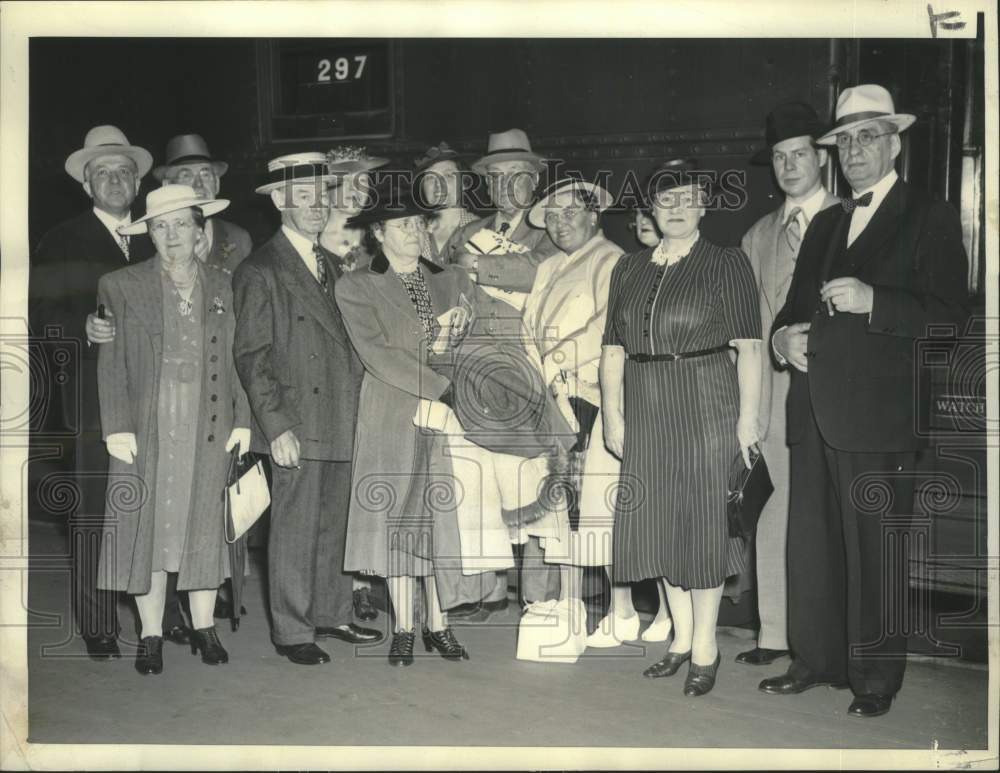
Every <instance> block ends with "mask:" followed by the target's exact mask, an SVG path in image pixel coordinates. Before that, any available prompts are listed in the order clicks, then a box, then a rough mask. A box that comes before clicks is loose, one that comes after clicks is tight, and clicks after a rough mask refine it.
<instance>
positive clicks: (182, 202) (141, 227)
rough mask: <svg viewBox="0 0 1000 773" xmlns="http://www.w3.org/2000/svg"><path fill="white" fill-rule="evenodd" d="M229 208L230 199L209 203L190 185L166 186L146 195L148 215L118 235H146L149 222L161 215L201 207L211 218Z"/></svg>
mask: <svg viewBox="0 0 1000 773" xmlns="http://www.w3.org/2000/svg"><path fill="white" fill-rule="evenodd" d="M228 206H229V199H210V200H209V201H205V200H204V199H199V198H198V194H196V193H195V192H194V188H192V187H191V186H190V185H164V186H163V187H162V188H157V189H156V190H154V191H150V192H149V193H148V194H147V195H146V214H145V215H143V216H142V217H140V218H139V219H138V220H136V221H134V222H133V223H132V224H131V225H125V226H122V227H120V228H119V229H118V233H120V234H122V235H124V236H133V235H135V234H144V233H146V231H147V227H146V223H147V221H149V220H151V219H152V218H154V217H159V216H160V215H166V214H168V213H170V212H176V211H177V210H178V209H187V208H188V207H199V208H200V209H201V211H202V214H204V215H205V217H209V216H210V215H214V214H216V213H217V212H221V211H222V210H224V209H225V208H226V207H228Z"/></svg>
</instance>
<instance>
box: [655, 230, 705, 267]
mask: <svg viewBox="0 0 1000 773" xmlns="http://www.w3.org/2000/svg"><path fill="white" fill-rule="evenodd" d="M700 238H701V230H700V229H698V230H696V231H695V232H694V233H693V234H691V236H690V237H688V238H687V239H685V240H684V241H683V242H681V243H676V242H675V243H674V244H671V245H670V249H669V250H668V249H667V247H666V244H665V242H666V237H664V238H663V239H660V243H659V244H657V245H656V247H654V248H653V262H654V263H657V264H659V265H663V264H664V263H665V264H666V265H668V266H670V265H673V264H674V263H676V262H677V261H679V260H680V259H681V258H683V257H685V256H686V255H687V254H688V253H689V252H691V250H692V249H693V248H694V245H695V243H697V241H698V239H700Z"/></svg>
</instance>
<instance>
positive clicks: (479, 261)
mask: <svg viewBox="0 0 1000 773" xmlns="http://www.w3.org/2000/svg"><path fill="white" fill-rule="evenodd" d="M544 168H545V160H544V159H543V158H542V157H541V156H539V155H538V154H537V153H535V152H534V151H532V149H531V143H530V142H529V141H528V136H527V135H526V134H525V133H524V132H523V131H522V130H520V129H510V130H508V131H505V132H499V133H496V134H491V135H490V138H489V142H488V144H487V151H486V155H485V156H483V157H482V158H480V159H479V160H478V161H476V162H475V163H474V164H473V165H472V170H473V171H474V172H476V173H477V174H480V175H482V176H484V177H485V178H486V183H487V187H488V189H489V192H490V198H491V199H492V201H493V203H494V205H495V206H496V208H497V211H496V213H495V214H493V215H488V216H487V217H484V218H481V219H479V220H476V221H474V222H472V223H469V224H468V225H466V226H464V227H463V228H460V229H458V230H457V231H455V233H454V234H452V236H451V238H450V239H449V241H448V244H447V245H446V246H445V249H444V250H443V252H444V253H445V254H449V253H451V254H454V256H455V257H454V262H456V263H457V264H458V265H460V266H462V267H464V268H466V269H468V270H469V271H470V272H472V275H473V277H474V279H475V280H476V282H477V283H478V284H479V286H480V287H482V288H483V290H484V291H485V292H486V293H487V294H488V295H489V296H490V298H491V301H490V303H489V304H484V306H483V307H482V308H481V310H480V313H479V315H478V317H477V319H476V320H475V322H474V323H473V326H474V329H473V332H475V331H479V332H484V333H487V334H490V335H496V336H501V337H503V338H507V339H508V340H516V341H519V340H520V339H521V336H522V328H521V310H522V309H523V307H524V301H525V298H527V295H528V293H529V292H530V291H531V288H532V286H533V284H534V282H535V273H536V271H537V269H538V265H539V264H540V263H541V262H542V261H543V260H545V259H546V258H549V257H551V256H552V255H555V254H556V253H557V252H559V248H558V247H556V245H555V244H554V243H553V241H552V239H551V238H549V235H548V233H546V231H545V229H544V228H535V227H533V226H532V225H531V224H530V223H529V222H528V211H529V210H530V209H531V207H532V205H533V204H534V201H535V190H536V189H537V188H538V182H539V177H540V174H541V172H542V170H543V169H544ZM483 231H486V232H490V233H489V234H487V235H492V234H496V235H497V236H498V237H499V242H500V244H502V245H505V246H511V245H512V247H511V249H510V250H506V249H503V248H500V249H497V250H494V251H490V252H489V254H482V253H481V252H479V251H478V250H477V249H476V248H475V246H474V244H476V243H479V240H478V239H477V238H476V237H477V235H480V234H481V232H483ZM470 240H472V241H471V242H470ZM488 459H489V460H491V461H492V462H493V464H485V465H484V466H483V487H484V490H496V491H498V493H499V498H500V500H501V506H502V507H503V508H504V509H505V510H507V511H511V512H513V511H515V510H520V509H521V508H523V507H531V506H533V503H534V502H535V496H534V493H535V492H534V491H527V490H526V486H525V485H523V484H522V483H520V482H519V481H523V480H524V476H523V475H521V474H520V473H519V471H521V470H522V469H523V467H522V466H523V465H524V464H525V462H524V460H523V459H520V458H518V457H513V456H509V455H507V454H489V455H488ZM533 463H534V462H528V464H533ZM528 477H529V478H533V477H534V476H533V475H529V476H528ZM511 481H514V482H515V483H514V484H511V483H510V482H511ZM512 538H513V540H514V541H515V542H516V543H519V544H522V545H523V546H524V547H523V548H522V551H521V572H520V577H521V586H520V595H521V599H522V601H525V602H532V601H547V600H549V599H554V598H556V597H558V595H559V570H558V567H556V566H548V565H546V564H545V563H544V560H543V551H542V548H541V544H540V542H539V539H538V536H536V535H531V534H525V533H518V534H515V535H513V536H512ZM506 604H507V577H506V573H504V572H501V573H499V575H498V578H497V583H496V587H495V589H494V590H493V592H492V593H490V594H489V595H488V596H487V597H486V598H485V600H484V601H483V602H482V605H480V606H478V607H476V608H472V609H459V610H455V611H452V613H451V614H452V617H453V618H456V619H462V618H463V617H470V616H471V618H472V619H478V620H484V619H486V618H487V617H488V616H489V614H490V612H491V611H498V610H500V609H503V608H505V607H506Z"/></svg>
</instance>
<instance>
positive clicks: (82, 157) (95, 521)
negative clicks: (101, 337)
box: [30, 125, 185, 660]
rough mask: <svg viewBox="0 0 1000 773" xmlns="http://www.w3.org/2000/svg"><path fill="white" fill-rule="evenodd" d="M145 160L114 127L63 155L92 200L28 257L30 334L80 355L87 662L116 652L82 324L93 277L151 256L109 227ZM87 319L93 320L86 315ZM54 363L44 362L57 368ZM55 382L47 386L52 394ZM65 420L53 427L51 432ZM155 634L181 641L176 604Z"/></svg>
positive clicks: (74, 455)
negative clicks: (101, 566)
mask: <svg viewBox="0 0 1000 773" xmlns="http://www.w3.org/2000/svg"><path fill="white" fill-rule="evenodd" d="M152 165H153V158H152V156H151V155H150V154H149V152H148V151H147V150H145V149H144V148H140V147H137V146H135V145H132V144H130V143H129V141H128V138H127V137H126V136H125V134H124V133H123V132H122V131H121V130H120V129H118V128H117V127H115V126H108V125H104V126H95V127H94V128H93V129H91V130H90V131H89V132H87V136H86V137H85V138H84V142H83V147H82V148H80V149H79V150H76V151H74V152H73V153H71V154H70V156H69V157H68V158H67V159H66V163H65V169H66V173H67V174H69V176H70V177H72V178H73V179H74V180H76V181H77V182H78V183H80V184H81V187H82V188H83V190H84V192H85V193H86V194H87V196H88V197H89V198H90V199H91V201H92V202H93V206H92V207H91V208H90V209H88V210H87V211H86V212H83V213H81V214H79V215H77V216H76V217H74V218H71V219H70V220H67V221H65V222H63V223H60V224H59V225H57V226H56V227H55V228H53V229H52V230H51V231H49V232H48V233H46V234H45V236H43V237H42V240H41V242H40V243H39V245H38V249H37V250H36V251H35V254H34V256H33V259H32V267H31V290H30V297H31V322H32V329H33V331H34V333H35V335H41V334H43V331H44V329H45V328H46V327H56V328H58V329H59V330H60V331H61V335H62V336H63V337H64V338H66V339H69V340H70V341H73V342H76V344H77V346H78V347H79V348H78V349H77V351H78V352H79V357H78V358H76V359H74V361H73V362H71V363H70V364H69V367H68V369H69V370H70V371H71V372H73V373H74V374H75V375H76V377H77V379H78V381H77V384H78V388H79V394H80V416H79V431H78V432H77V434H76V437H75V442H74V445H73V447H72V448H71V449H70V456H71V458H69V459H67V460H66V465H67V468H68V469H71V470H73V473H74V476H75V484H76V486H77V489H78V492H79V508H78V509H77V511H76V512H75V513H72V514H71V523H70V525H71V529H70V535H71V541H70V544H71V546H72V547H71V551H70V555H71V560H72V564H73V584H74V589H73V595H72V599H73V611H74V616H75V617H76V623H77V626H78V628H79V630H80V634H81V636H82V637H83V640H84V642H85V644H86V646H87V653H88V654H89V655H90V656H91V657H92V658H94V659H95V660H105V659H108V658H116V657H120V652H119V649H118V643H117V638H118V632H119V628H120V627H119V624H118V613H117V609H116V594H114V593H113V592H110V591H105V590H99V589H98V588H97V560H98V552H97V546H99V545H100V541H101V535H102V533H103V526H104V511H105V507H104V495H105V486H106V482H107V477H106V476H107V471H108V453H107V449H106V448H105V445H104V442H103V440H102V439H101V419H100V408H99V403H98V396H97V352H98V350H97V348H95V347H91V346H90V345H89V344H88V334H87V330H86V322H85V320H86V319H87V316H88V314H92V313H93V312H94V309H95V306H96V303H97V301H96V299H97V283H98V280H99V279H100V278H101V277H102V276H103V275H104V274H106V273H108V272H110V271H114V270H116V269H119V268H122V267H124V266H127V265H129V264H130V263H136V262H139V261H142V260H146V259H147V258H149V257H151V256H152V255H153V244H152V242H150V240H149V237H148V236H146V235H145V234H142V235H139V236H122V235H120V234H119V233H118V231H117V228H118V226H120V225H128V224H129V223H131V222H132V213H131V207H132V202H133V201H134V200H135V196H136V193H137V192H138V190H139V182H140V181H141V179H142V178H143V176H144V175H145V174H146V173H147V172H148V171H149V169H150V167H151V166H152ZM95 319H96V316H95ZM59 370H60V368H51V369H50V372H52V373H57V372H59ZM56 391H57V390H56V389H55V388H53V389H51V390H50V394H54V393H55V392H56ZM72 409H73V406H70V405H60V406H56V405H52V406H50V410H52V411H55V412H57V413H58V412H60V411H61V412H62V415H63V418H62V419H56V423H61V424H65V425H68V424H71V423H73V421H72V419H70V418H69V416H70V413H71V411H72ZM70 428H71V427H69V426H62V427H56V429H58V430H60V431H65V430H67V429H70ZM163 627H164V632H165V633H167V634H168V635H169V636H170V637H171V638H172V639H177V638H184V636H185V634H184V630H185V626H184V619H183V618H182V617H181V616H180V610H179V608H178V607H177V604H176V603H172V604H170V605H168V606H167V614H166V616H165V618H164V621H163Z"/></svg>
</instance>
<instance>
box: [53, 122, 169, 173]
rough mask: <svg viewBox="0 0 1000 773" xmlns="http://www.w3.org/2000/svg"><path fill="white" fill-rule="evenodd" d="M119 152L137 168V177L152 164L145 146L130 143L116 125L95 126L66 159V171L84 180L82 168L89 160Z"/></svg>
mask: <svg viewBox="0 0 1000 773" xmlns="http://www.w3.org/2000/svg"><path fill="white" fill-rule="evenodd" d="M112 154H120V155H122V156H128V157H129V158H131V159H132V160H133V161H135V165H136V166H137V167H138V168H139V179H140V180H141V179H142V178H143V177H145V176H146V172H148V171H149V170H150V168H152V166H153V156H152V155H151V154H150V152H149V151H148V150H146V149H145V148H140V147H138V146H137V145H130V144H129V141H128V137H126V136H125V134H124V133H123V132H122V130H121V129H119V128H118V127H117V126H110V125H104V126H95V127H94V128H93V129H91V130H90V131H89V132H87V136H86V137H84V139H83V147H82V148H80V149H79V150H76V151H73V152H72V153H70V154H69V157H68V158H67V159H66V164H65V168H66V173H67V174H69V176H70V177H72V178H73V179H74V180H76V181H77V182H81V183H82V182H84V178H83V170H84V169H85V168H86V167H87V164H88V163H89V162H90V161H93V160H94V159H95V158H98V157H100V156H109V155H112Z"/></svg>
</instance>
